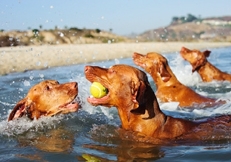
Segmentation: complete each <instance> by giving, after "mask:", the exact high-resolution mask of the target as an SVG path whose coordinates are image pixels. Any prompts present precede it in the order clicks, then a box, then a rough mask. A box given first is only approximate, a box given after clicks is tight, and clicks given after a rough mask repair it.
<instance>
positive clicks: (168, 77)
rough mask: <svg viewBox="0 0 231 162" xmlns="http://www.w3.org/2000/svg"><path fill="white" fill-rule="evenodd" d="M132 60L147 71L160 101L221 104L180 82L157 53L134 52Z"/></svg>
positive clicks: (183, 103)
mask: <svg viewBox="0 0 231 162" xmlns="http://www.w3.org/2000/svg"><path fill="white" fill-rule="evenodd" d="M133 61H134V63H135V64H136V65H137V66H140V67H142V68H143V69H144V70H145V71H146V72H147V73H149V74H150V75H151V76H152V78H153V80H154V82H155V84H156V88H157V91H156V97H157V98H158V99H160V101H161V102H179V106H180V107H187V108H189V107H191V108H193V107H201V108H202V107H211V106H215V105H217V104H221V101H217V100H216V99H213V98H208V97H205V96H202V95H200V94H198V93H196V92H195V91H193V90H192V89H191V88H189V87H187V86H185V85H184V84H182V83H181V82H180V81H179V80H178V79H177V77H176V76H175V75H174V73H173V72H172V70H171V68H170V67H169V65H168V61H167V59H166V58H165V57H164V56H162V55H161V54H159V53H155V52H150V53H148V54H146V55H143V54H139V53H136V52H135V53H134V54H133Z"/></svg>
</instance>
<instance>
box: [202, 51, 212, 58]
mask: <svg viewBox="0 0 231 162" xmlns="http://www.w3.org/2000/svg"><path fill="white" fill-rule="evenodd" d="M210 53H211V51H208V50H206V51H204V52H203V54H204V56H205V57H209V55H210Z"/></svg>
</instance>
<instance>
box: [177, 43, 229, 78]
mask: <svg viewBox="0 0 231 162" xmlns="http://www.w3.org/2000/svg"><path fill="white" fill-rule="evenodd" d="M210 53H211V51H208V50H206V51H204V52H201V51H199V50H190V49H188V48H185V47H182V48H181V51H180V54H181V56H182V57H183V58H184V59H185V60H187V61H188V62H189V63H190V64H191V65H192V72H194V71H197V72H198V73H199V75H200V76H201V79H202V80H203V81H204V82H211V81H213V80H217V81H225V80H227V81H230V82H231V74H228V73H226V72H223V71H221V70H219V69H218V68H217V67H215V66H214V65H213V64H211V63H210V62H209V61H208V60H207V57H209V55H210Z"/></svg>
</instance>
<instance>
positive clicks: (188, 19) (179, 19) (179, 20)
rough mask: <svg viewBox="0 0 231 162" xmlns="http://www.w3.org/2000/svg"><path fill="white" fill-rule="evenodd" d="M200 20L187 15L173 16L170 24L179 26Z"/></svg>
mask: <svg viewBox="0 0 231 162" xmlns="http://www.w3.org/2000/svg"><path fill="white" fill-rule="evenodd" d="M200 20H201V19H200V18H197V17H196V16H194V15H192V14H188V15H187V16H181V17H176V16H174V17H173V18H172V22H171V24H180V23H187V22H193V21H200Z"/></svg>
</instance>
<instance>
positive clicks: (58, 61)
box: [0, 42, 231, 75]
mask: <svg viewBox="0 0 231 162" xmlns="http://www.w3.org/2000/svg"><path fill="white" fill-rule="evenodd" d="M182 46H185V47H187V48H190V49H209V50H212V49H213V48H219V47H228V46H231V43H223V42H222V43H220V42H219V43H207V42H199V43H185V42H175V43H173V42H168V43H161V42H154V43H114V44H75V45H53V46H51V45H50V46H48V45H46V46H45V45H44V46H17V47H3V48H0V75H5V74H9V73H13V72H23V71H26V70H33V69H44V68H49V67H57V66H66V65H73V64H79V63H88V62H96V61H102V60H111V59H116V58H118V59H119V58H127V57H131V56H132V54H133V52H139V53H142V54H146V53H147V52H151V51H154V52H159V53H162V54H166V53H170V52H179V51H180V49H181V47H182Z"/></svg>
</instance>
